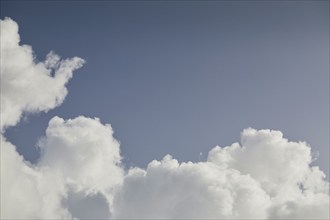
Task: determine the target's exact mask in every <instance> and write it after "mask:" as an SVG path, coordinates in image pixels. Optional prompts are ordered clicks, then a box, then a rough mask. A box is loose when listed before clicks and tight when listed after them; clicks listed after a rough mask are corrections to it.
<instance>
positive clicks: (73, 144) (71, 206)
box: [1, 18, 329, 219]
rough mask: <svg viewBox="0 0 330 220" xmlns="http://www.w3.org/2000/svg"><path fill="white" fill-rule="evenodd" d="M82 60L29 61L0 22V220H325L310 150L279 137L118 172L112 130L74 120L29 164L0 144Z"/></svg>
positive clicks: (53, 126) (320, 180)
mask: <svg viewBox="0 0 330 220" xmlns="http://www.w3.org/2000/svg"><path fill="white" fill-rule="evenodd" d="M83 63H84V60H83V59H81V58H78V57H75V58H72V59H66V60H61V59H60V57H59V56H58V55H56V54H55V53H53V52H51V53H49V55H48V56H47V58H46V61H44V62H36V61H35V58H34V55H33V51H32V49H31V47H30V46H27V45H20V44H19V34H18V25H17V24H16V23H15V22H14V21H13V20H11V19H9V18H6V19H5V20H2V21H1V218H4V219H28V218H32V219H46V218H48V219H50V218H52V219H62V218H64V219H66V218H80V219H84V218H94V219H95V218H103V219H105V218H109V219H120V218H123V219H128V218H146V219H147V218H153V219H155V218H158V219H159V218H162V219H170V218H174V219H179V218H186V219H201V218H202V219H206V218H208V219H211V218H217V219H221V218H226V219H240V218H242V219H249V218H251V219H274V218H275V219H276V218H279V219H281V218H282V219H289V218H297V219H302V218H306V219H320V218H324V219H328V218H329V183H328V182H326V180H325V174H324V173H323V172H322V171H321V170H320V169H319V168H318V167H315V166H311V162H312V157H311V147H310V146H309V145H308V144H307V143H305V142H290V141H288V140H287V139H285V138H284V137H283V134H282V133H281V132H280V131H273V130H255V129H252V128H248V129H245V130H244V131H243V132H242V133H241V140H240V142H239V143H234V144H232V145H231V146H226V147H220V146H216V147H214V148H213V149H211V150H210V151H209V154H208V158H207V160H206V161H203V162H198V163H193V162H179V161H177V160H175V159H174V158H172V157H171V156H170V155H166V156H165V157H164V158H163V159H162V160H161V161H157V160H154V161H152V162H150V163H149V165H148V166H147V168H145V169H142V168H138V167H132V168H130V169H128V170H125V169H124V168H123V166H122V163H121V155H120V145H119V142H118V141H117V140H115V139H114V137H113V130H112V128H111V126H110V125H108V124H102V123H101V121H100V120H99V119H98V118H86V117H84V116H78V117H77V118H74V119H67V120H64V119H62V118H60V117H54V118H53V119H51V120H50V122H49V125H48V128H47V130H46V135H45V136H44V137H42V138H41V139H40V141H39V142H38V144H37V145H38V148H39V149H40V152H41V156H40V158H39V161H38V162H37V163H36V164H30V163H29V162H27V161H26V160H24V158H23V156H21V155H19V154H18V152H17V151H16V148H15V146H14V145H13V144H11V143H10V142H8V141H7V140H6V138H5V137H4V136H3V133H4V130H5V129H6V128H7V127H9V126H14V125H16V124H17V123H18V122H19V120H20V118H21V116H22V114H23V113H35V112H42V111H44V112H45V111H47V110H49V109H52V108H54V107H56V106H58V105H60V104H61V103H62V102H63V101H64V99H65V96H66V94H67V89H66V87H65V85H66V83H67V82H68V80H69V79H70V78H71V77H72V72H73V71H74V70H76V69H78V68H80V67H81V66H82V65H83Z"/></svg>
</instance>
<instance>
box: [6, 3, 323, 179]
mask: <svg viewBox="0 0 330 220" xmlns="http://www.w3.org/2000/svg"><path fill="white" fill-rule="evenodd" d="M4 17H10V18H12V19H13V20H15V21H16V22H17V23H18V24H19V27H20V31H19V32H20V35H21V42H22V43H23V44H29V45H31V46H32V47H33V50H34V51H35V54H36V56H37V59H38V60H44V59H45V56H46V54H47V53H48V52H49V51H50V50H54V51H55V52H56V53H58V54H60V55H61V56H63V57H64V58H66V57H72V56H79V57H82V58H83V59H85V60H86V61H87V63H86V64H85V65H84V67H83V68H82V69H80V70H78V71H77V73H76V74H75V75H74V77H73V79H72V80H71V81H70V82H69V84H68V90H69V94H68V96H67V98H66V100H65V102H64V103H63V105H61V106H60V107H57V108H56V109H54V110H51V111H49V112H48V113H46V114H45V113H41V114H37V115H32V116H29V117H27V118H26V119H25V120H23V121H22V122H21V123H20V124H19V125H18V126H16V127H13V128H10V129H8V130H7V131H6V134H5V136H6V137H7V138H8V140H9V141H11V142H12V143H13V144H15V145H16V146H17V147H18V151H19V152H20V153H21V154H23V155H24V157H25V158H26V159H28V160H30V161H35V160H36V159H37V158H38V152H37V150H36V149H35V144H36V142H37V140H38V138H39V137H41V136H42V135H43V134H44V132H45V129H46V127H47V124H48V121H49V119H50V118H52V117H53V116H55V115H58V116H60V117H64V118H73V117H76V116H78V115H85V116H89V117H99V118H100V119H101V121H102V122H103V123H111V125H112V127H113V128H114V131H115V134H114V136H115V137H116V138H117V139H118V140H119V141H120V142H121V150H122V155H123V156H124V163H125V165H126V166H127V167H129V166H141V167H144V166H145V165H146V164H147V163H149V162H150V161H151V160H153V159H161V158H162V157H163V156H164V155H166V154H171V155H173V157H175V158H177V159H178V160H180V161H189V160H191V161H198V160H204V159H205V157H206V156H207V155H205V154H206V153H207V152H208V151H209V150H210V149H211V148H212V147H214V146H215V145H220V146H226V145H229V144H232V143H233V142H236V141H238V140H239V136H240V132H241V131H242V130H243V129H244V128H247V127H253V128H256V129H262V128H269V129H277V130H281V131H282V132H283V133H284V136H285V137H286V138H288V139H289V140H292V141H298V140H302V141H306V142H308V143H309V144H310V145H311V146H312V150H313V152H317V151H318V152H319V154H320V155H319V159H318V160H317V161H316V162H315V164H318V165H319V166H320V167H321V169H322V170H324V171H325V172H326V173H327V175H328V176H329V2H328V1H285V2H283V1H281V2H275V1H266V2H261V1H235V2H229V1H193V2H189V1H180V2H165V1H155V2H143V1H139V2H133V1H125V2H117V1H109V2H104V1H96V2H93V1H79V2H77V1H70V2H64V1H56V2H53V1H46V2H41V1H30V2H21V1H1V18H2V19H3V18H4ZM200 152H201V153H203V155H201V156H200Z"/></svg>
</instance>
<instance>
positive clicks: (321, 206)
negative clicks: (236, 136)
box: [114, 128, 329, 219]
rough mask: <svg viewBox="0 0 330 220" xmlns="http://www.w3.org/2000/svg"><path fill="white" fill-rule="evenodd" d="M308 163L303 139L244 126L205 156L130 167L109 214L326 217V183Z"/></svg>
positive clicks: (120, 216)
mask: <svg viewBox="0 0 330 220" xmlns="http://www.w3.org/2000/svg"><path fill="white" fill-rule="evenodd" d="M310 163H311V153H310V147H309V146H308V145H307V144H306V143H304V142H299V143H297V142H289V141H288V140H287V139H285V138H283V134H282V133H281V132H280V131H271V130H259V131H258V130H255V129H252V128H249V129H245V130H244V131H243V132H242V135H241V144H239V143H234V144H233V145H231V146H227V147H224V148H221V147H219V146H217V147H215V148H213V149H212V150H211V151H210V152H209V155H208V159H207V161H206V162H199V163H192V162H188V163H181V164H180V163H179V162H178V161H177V160H175V159H173V158H172V157H171V156H169V155H168V156H165V157H164V159H163V160H162V161H153V162H151V163H150V164H149V165H148V167H147V169H146V170H143V169H138V168H133V169H131V170H130V172H129V173H128V174H127V175H126V176H125V179H124V184H123V186H122V188H121V189H120V191H119V192H118V193H117V194H116V197H115V202H114V205H115V207H114V216H115V217H116V218H164V219H172V218H173V219H178V218H185V219H192V218H199V219H200V218H202V219H205V218H206V219H212V218H226V219H227V218H233V219H247V218H252V219H267V218H270V219H273V218H284V219H288V218H298V219H302V218H307V219H313V218H328V217H329V191H328V188H329V184H328V183H327V182H326V181H325V180H324V177H325V175H324V173H323V172H321V171H320V170H319V169H318V167H311V166H310ZM141 200H143V201H144V202H142V203H141V202H140V201H141ZM312 210H314V211H312Z"/></svg>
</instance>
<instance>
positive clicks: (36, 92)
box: [0, 18, 85, 131]
mask: <svg viewBox="0 0 330 220" xmlns="http://www.w3.org/2000/svg"><path fill="white" fill-rule="evenodd" d="M0 26H1V40H0V42H1V131H2V130H3V128H5V127H8V126H13V125H15V124H17V123H18V121H19V119H20V117H21V115H22V113H23V112H30V113H34V112H40V111H45V112H46V111H48V110H50V109H52V108H54V107H56V106H58V105H60V104H61V103H62V102H63V101H64V98H65V96H66V94H67V89H66V87H65V85H66V83H67V82H68V80H69V79H70V78H71V77H72V72H73V71H74V70H76V69H78V68H80V67H81V66H82V65H83V63H84V62H85V61H84V60H83V59H81V58H79V57H74V58H71V59H65V60H61V59H60V57H59V56H58V55H56V54H55V53H54V52H50V53H49V54H48V55H47V57H46V61H45V62H37V61H36V60H35V56H34V54H33V51H32V48H31V47H30V46H28V45H20V44H19V43H20V36H19V34H18V25H17V23H16V22H15V21H13V20H11V19H10V18H5V19H4V20H1V24H0Z"/></svg>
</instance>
